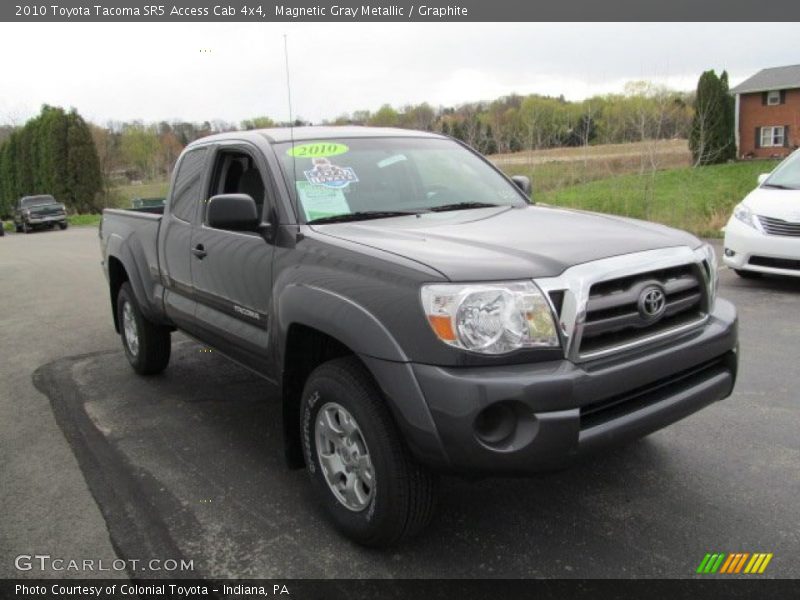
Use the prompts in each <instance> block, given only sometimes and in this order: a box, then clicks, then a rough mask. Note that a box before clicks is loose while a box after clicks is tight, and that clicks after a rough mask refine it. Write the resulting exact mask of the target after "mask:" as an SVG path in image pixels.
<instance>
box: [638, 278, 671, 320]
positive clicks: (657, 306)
mask: <svg viewBox="0 0 800 600" xmlns="http://www.w3.org/2000/svg"><path fill="white" fill-rule="evenodd" d="M666 308H667V296H666V294H664V290H663V289H662V288H661V287H660V286H657V285H651V286H648V287H646V288H644V289H643V290H642V293H641V294H639V314H640V315H641V317H642V318H643V319H645V320H646V321H653V320H655V319H658V318H659V317H660V316H661V315H662V314H664V309H666Z"/></svg>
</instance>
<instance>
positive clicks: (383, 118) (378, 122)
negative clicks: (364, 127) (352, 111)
mask: <svg viewBox="0 0 800 600" xmlns="http://www.w3.org/2000/svg"><path fill="white" fill-rule="evenodd" d="M368 122H369V124H370V125H371V126H373V127H397V126H398V125H400V114H399V113H398V112H397V111H396V110H395V109H393V108H392V107H391V106H390V105H389V104H384V105H383V106H381V107H380V108H379V109H378V111H377V112H376V113H375V114H373V115H372V116H371V117H370V118H369V121H368Z"/></svg>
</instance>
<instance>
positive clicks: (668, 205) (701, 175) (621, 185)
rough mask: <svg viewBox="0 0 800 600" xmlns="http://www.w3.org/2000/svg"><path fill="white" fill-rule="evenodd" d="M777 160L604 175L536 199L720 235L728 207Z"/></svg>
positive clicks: (704, 233) (745, 193)
mask: <svg viewBox="0 0 800 600" xmlns="http://www.w3.org/2000/svg"><path fill="white" fill-rule="evenodd" d="M776 164H777V161H747V162H737V163H730V164H724V165H714V166H709V167H699V168H691V167H682V168H677V169H667V170H663V171H655V172H645V173H642V174H628V175H619V176H615V177H607V178H604V179H598V180H595V181H590V182H588V183H581V184H577V185H571V186H566V187H564V186H557V187H555V188H551V189H549V190H547V189H545V190H544V191H542V190H541V189H539V193H538V195H537V194H536V191H537V187H536V182H534V196H535V198H536V199H537V201H538V202H543V203H547V204H553V205H558V206H568V207H572V208H580V209H584V210H592V211H597V212H605V213H612V214H617V215H624V216H629V217H635V218H638V219H646V220H648V221H656V222H658V223H664V224H665V225H670V226H673V227H678V228H680V229H685V230H688V231H691V232H692V233H695V234H697V235H700V236H704V237H720V236H721V235H722V233H721V231H720V228H721V227H723V226H724V225H725V223H726V222H727V220H728V217H729V216H730V214H731V211H732V209H733V207H734V206H735V205H736V204H738V203H739V202H740V201H741V200H742V199H743V198H744V197H745V195H747V193H748V192H749V191H750V190H752V189H753V188H754V187H755V186H756V177H757V176H758V175H759V173H766V172H768V171H771V170H772V169H773V168H774V167H775V165H776Z"/></svg>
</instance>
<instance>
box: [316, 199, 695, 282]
mask: <svg viewBox="0 0 800 600" xmlns="http://www.w3.org/2000/svg"><path fill="white" fill-rule="evenodd" d="M312 229H313V230H314V231H316V232H318V233H321V234H323V235H324V236H329V237H332V238H338V239H341V240H346V241H349V242H354V243H357V244H363V245H365V246H370V247H372V248H377V249H380V250H383V251H385V252H389V253H392V254H396V255H400V256H403V257H405V258H408V259H411V260H414V261H416V262H419V263H422V264H424V265H426V266H428V267H430V268H432V269H435V270H437V271H439V272H440V273H442V274H443V275H444V276H445V277H447V278H448V279H450V280H452V281H479V280H484V281H486V280H502V279H525V278H531V277H554V276H556V275H559V274H560V273H562V272H563V271H564V270H565V269H567V268H568V267H571V266H574V265H577V264H581V263H585V262H589V261H593V260H598V259H601V258H607V257H610V256H617V255H620V254H630V253H632V252H642V251H645V250H655V249H658V248H668V247H673V246H689V247H690V248H696V247H697V246H698V245H700V241H699V240H698V239H697V238H695V237H694V236H692V235H690V234H688V233H684V232H682V231H678V230H675V229H671V228H669V227H664V226H662V225H656V224H654V223H647V222H645V221H637V220H634V219H625V218H620V217H611V216H608V215H601V214H596V213H588V212H582V211H576V210H568V209H560V208H554V207H546V206H526V207H520V208H512V207H492V208H483V209H474V210H461V211H452V212H441V213H424V214H421V215H419V216H402V217H392V218H388V219H375V220H371V221H358V222H353V223H334V224H327V225H314V226H312Z"/></svg>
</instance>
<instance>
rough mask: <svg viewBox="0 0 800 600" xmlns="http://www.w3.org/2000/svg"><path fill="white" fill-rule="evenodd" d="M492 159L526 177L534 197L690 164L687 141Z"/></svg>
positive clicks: (553, 150)
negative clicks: (580, 185) (605, 180)
mask: <svg viewBox="0 0 800 600" xmlns="http://www.w3.org/2000/svg"><path fill="white" fill-rule="evenodd" d="M489 159H490V160H491V161H492V162H494V163H495V164H496V165H497V166H498V167H500V168H501V169H503V171H505V172H506V173H508V174H509V175H527V176H528V177H530V178H531V181H532V182H533V189H534V194H536V193H540V192H549V191H552V190H557V189H561V188H566V187H572V186H574V185H578V184H583V183H589V182H590V181H596V180H598V179H606V178H609V177H615V176H618V175H628V174H631V173H641V172H646V171H650V170H652V169H653V166H655V168H656V169H658V170H661V169H671V168H677V167H685V166H688V165H689V164H691V154H690V153H689V145H688V143H687V142H686V140H657V141H651V142H636V143H630V144H605V145H599V146H585V147H578V148H551V149H548V150H534V151H533V152H518V153H515V154H495V155H493V156H490V157H489Z"/></svg>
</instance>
